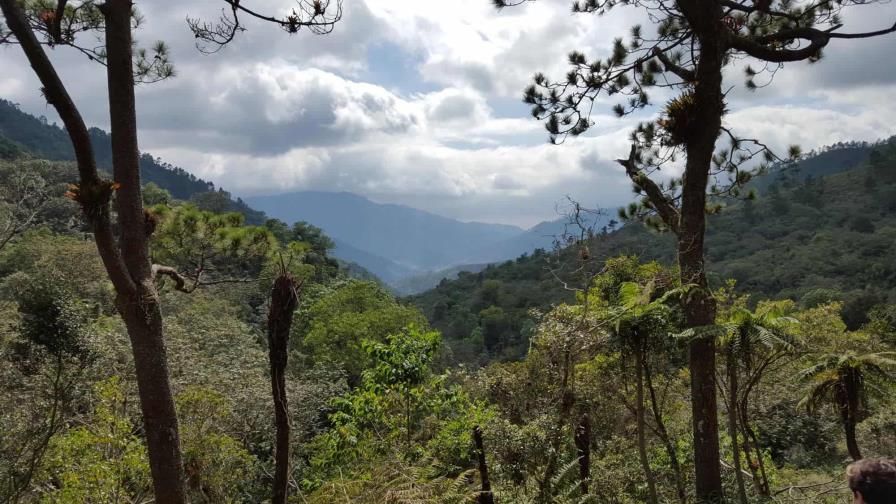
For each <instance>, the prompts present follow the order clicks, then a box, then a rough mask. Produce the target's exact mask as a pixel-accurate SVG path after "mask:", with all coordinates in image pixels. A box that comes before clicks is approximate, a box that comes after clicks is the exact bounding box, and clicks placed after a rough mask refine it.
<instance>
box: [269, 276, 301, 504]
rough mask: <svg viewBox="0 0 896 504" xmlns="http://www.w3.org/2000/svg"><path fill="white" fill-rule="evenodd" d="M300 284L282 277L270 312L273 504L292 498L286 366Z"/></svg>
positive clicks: (273, 288) (274, 288)
mask: <svg viewBox="0 0 896 504" xmlns="http://www.w3.org/2000/svg"><path fill="white" fill-rule="evenodd" d="M297 288H298V287H297V285H296V282H295V281H294V280H293V278H292V276H290V275H289V274H288V273H284V274H281V275H279V276H278V277H277V278H276V279H275V280H274V285H273V287H272V288H271V306H270V309H269V310H268V357H269V360H270V363H271V396H272V397H273V399H274V423H275V427H276V429H277V434H276V440H275V446H274V484H273V489H272V492H271V503H272V504H286V499H287V497H288V495H289V459H290V444H289V439H290V423H289V403H288V401H287V396H286V364H287V362H288V358H289V353H288V352H289V331H290V329H291V328H292V318H293V314H295V311H296V308H297V307H298V304H299V300H298V293H297Z"/></svg>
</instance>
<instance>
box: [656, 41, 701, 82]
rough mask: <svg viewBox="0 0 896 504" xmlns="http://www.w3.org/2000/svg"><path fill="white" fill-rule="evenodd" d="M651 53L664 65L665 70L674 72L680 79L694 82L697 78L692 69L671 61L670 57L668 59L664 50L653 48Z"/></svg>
mask: <svg viewBox="0 0 896 504" xmlns="http://www.w3.org/2000/svg"><path fill="white" fill-rule="evenodd" d="M653 55H654V56H656V57H657V59H659V60H660V61H661V62H662V63H663V66H665V67H666V71H669V72H672V73H674V74H675V75H677V76H678V77H679V78H680V79H681V80H683V81H685V82H694V81H695V80H697V77H696V75H695V74H694V71H693V70H689V69H687V68H684V67H682V66H679V65H677V64H675V62H673V61H672V59H670V58H669V56H667V55H666V52H665V51H663V50H662V49H660V48H659V47H654V48H653Z"/></svg>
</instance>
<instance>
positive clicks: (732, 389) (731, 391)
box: [726, 345, 747, 504]
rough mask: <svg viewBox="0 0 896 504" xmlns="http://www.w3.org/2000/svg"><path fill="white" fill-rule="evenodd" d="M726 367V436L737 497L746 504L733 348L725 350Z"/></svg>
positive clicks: (742, 503) (735, 360) (735, 363)
mask: <svg viewBox="0 0 896 504" xmlns="http://www.w3.org/2000/svg"><path fill="white" fill-rule="evenodd" d="M726 360H727V362H726V367H727V368H728V436H729V437H730V438H731V456H732V457H733V460H734V477H735V479H736V481H737V497H738V499H740V504H747V487H746V485H745V484H744V475H743V472H741V464H740V462H741V460H740V445H739V443H738V441H737V436H738V434H739V431H738V429H737V402H738V401H737V397H738V390H737V389H738V384H737V358H736V356H735V354H734V349H733V348H731V346H730V345H729V347H728V348H727V352H726Z"/></svg>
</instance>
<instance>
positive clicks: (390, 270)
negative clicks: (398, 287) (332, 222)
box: [315, 224, 419, 285]
mask: <svg viewBox="0 0 896 504" xmlns="http://www.w3.org/2000/svg"><path fill="white" fill-rule="evenodd" d="M315 225H316V224H315ZM333 241H334V242H335V243H336V248H334V249H333V250H332V251H331V252H330V254H331V255H332V256H333V257H335V258H337V259H341V260H343V261H347V262H351V263H355V264H357V265H359V266H361V267H363V268H364V269H365V270H367V271H369V272H370V273H373V274H374V275H376V277H377V278H379V279H380V280H382V281H383V282H384V283H386V284H387V285H395V284H396V283H397V282H399V281H400V280H401V279H403V278H408V277H411V276H413V275H416V274H418V273H419V270H415V269H411V268H408V267H406V266H402V265H401V264H398V263H396V262H395V261H390V260H389V259H386V258H385V257H380V256H378V255H375V254H371V253H369V252H365V251H363V250H361V249H359V248H356V247H353V246H351V245H349V244H347V243H345V242H343V241H342V240H338V239H336V240H333Z"/></svg>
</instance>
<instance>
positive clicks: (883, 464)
mask: <svg viewBox="0 0 896 504" xmlns="http://www.w3.org/2000/svg"><path fill="white" fill-rule="evenodd" d="M846 478H847V479H848V481H849V489H850V490H852V494H853V497H854V498H855V500H854V501H853V502H855V504H893V503H896V460H892V459H864V460H859V461H858V462H854V463H852V464H850V465H849V467H847V468H846Z"/></svg>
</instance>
